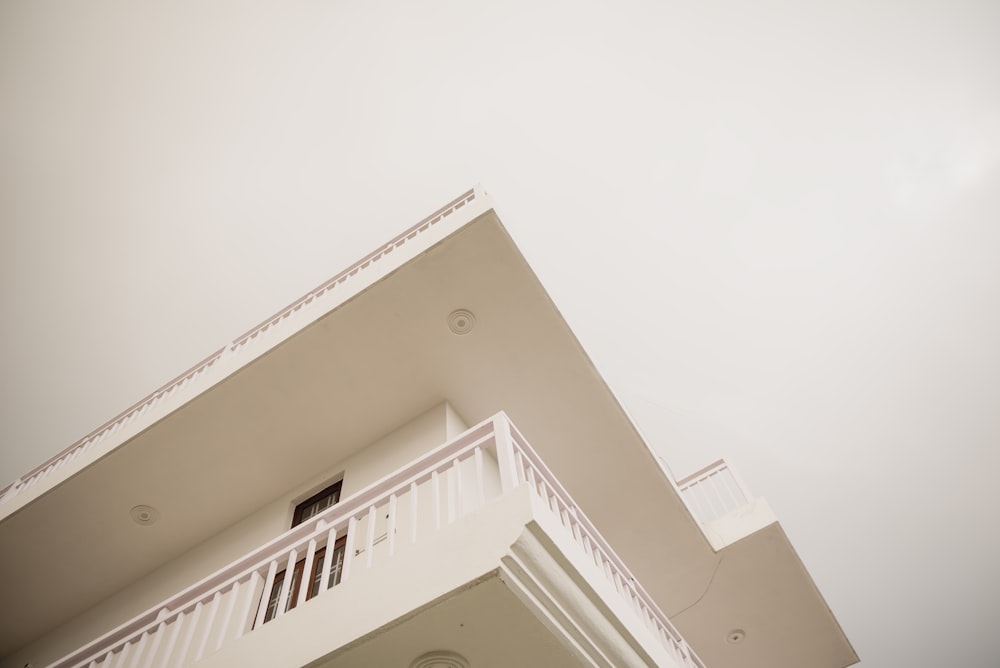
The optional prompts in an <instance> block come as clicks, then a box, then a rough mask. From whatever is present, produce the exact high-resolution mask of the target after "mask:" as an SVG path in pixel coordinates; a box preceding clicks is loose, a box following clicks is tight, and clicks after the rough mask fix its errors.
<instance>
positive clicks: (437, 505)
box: [431, 471, 441, 529]
mask: <svg viewBox="0 0 1000 668" xmlns="http://www.w3.org/2000/svg"><path fill="white" fill-rule="evenodd" d="M431 495H432V497H433V501H434V529H440V528H441V482H440V480H439V479H438V472H437V471H432V472H431Z"/></svg>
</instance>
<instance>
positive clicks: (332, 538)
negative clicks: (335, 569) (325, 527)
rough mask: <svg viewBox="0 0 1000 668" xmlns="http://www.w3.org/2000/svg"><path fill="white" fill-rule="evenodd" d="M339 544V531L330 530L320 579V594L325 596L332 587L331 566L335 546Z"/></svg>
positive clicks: (333, 528)
mask: <svg viewBox="0 0 1000 668" xmlns="http://www.w3.org/2000/svg"><path fill="white" fill-rule="evenodd" d="M336 544H337V529H336V528H335V527H331V528H330V533H329V534H327V537H326V552H324V553H323V571H322V574H321V575H320V579H319V593H320V594H324V593H326V590H327V589H329V587H330V566H332V565H333V552H334V545H336Z"/></svg>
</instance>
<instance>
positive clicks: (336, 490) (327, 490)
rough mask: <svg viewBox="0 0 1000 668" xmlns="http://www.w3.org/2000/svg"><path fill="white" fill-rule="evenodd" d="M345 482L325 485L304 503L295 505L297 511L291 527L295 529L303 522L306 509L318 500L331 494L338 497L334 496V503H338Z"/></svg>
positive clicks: (340, 481)
mask: <svg viewBox="0 0 1000 668" xmlns="http://www.w3.org/2000/svg"><path fill="white" fill-rule="evenodd" d="M343 482H344V481H343V480H338V481H337V482H335V483H333V484H332V485H329V486H328V487H324V488H323V489H321V490H320V491H318V492H316V493H315V494H313V495H312V496H310V497H309V498H308V499H306V500H305V501H303V502H302V503H300V504H298V505H297V506H295V512H294V513H293V514H292V526H291V528H293V529H294V528H295V527H297V526H298V525H300V524H302V521H303V520H302V515H303V514H305V512H306V509H308V508H309V506H312V505H315V504H316V503H317V502H319V501H322V500H323V499H325V498H327V497H329V496H334V497H336V498H334V500H333V503H334V504H336V503H338V502H339V501H340V488H341V487H342V486H343Z"/></svg>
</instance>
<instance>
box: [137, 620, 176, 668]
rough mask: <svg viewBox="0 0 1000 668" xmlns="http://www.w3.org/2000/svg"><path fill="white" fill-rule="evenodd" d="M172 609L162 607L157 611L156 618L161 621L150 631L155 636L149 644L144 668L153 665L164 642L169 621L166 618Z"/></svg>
mask: <svg viewBox="0 0 1000 668" xmlns="http://www.w3.org/2000/svg"><path fill="white" fill-rule="evenodd" d="M168 614H170V611H169V610H167V609H166V608H163V609H161V610H160V611H159V612H158V613H156V618H157V619H159V620H160V623H159V624H157V625H156V628H155V629H154V630H153V631H152V632H151V633H150V635H151V636H152V637H153V640H152V642H151V643H150V645H149V651H147V652H146V655H145V659H144V660H143V662H142V666H143V668H151V666H152V665H153V660H154V659H155V658H156V652H157V651H158V650H159V649H160V644H161V643H162V642H163V636H164V635H165V634H166V628H167V621H166V619H164V618H165V617H166V616H167V615H168Z"/></svg>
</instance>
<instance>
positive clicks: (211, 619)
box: [194, 591, 222, 661]
mask: <svg viewBox="0 0 1000 668" xmlns="http://www.w3.org/2000/svg"><path fill="white" fill-rule="evenodd" d="M221 599H222V592H221V591H217V592H215V596H213V597H212V602H211V603H209V604H208V616H207V617H206V618H205V632H204V633H202V634H201V640H200V641H199V642H198V650H197V651H196V652H195V654H194V660H195V661H198V660H199V659H201V657H203V656H205V648H206V647H208V638H209V636H211V635H212V625H213V624H214V623H215V616H216V615H217V614H218V613H219V601H220V600H221Z"/></svg>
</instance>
